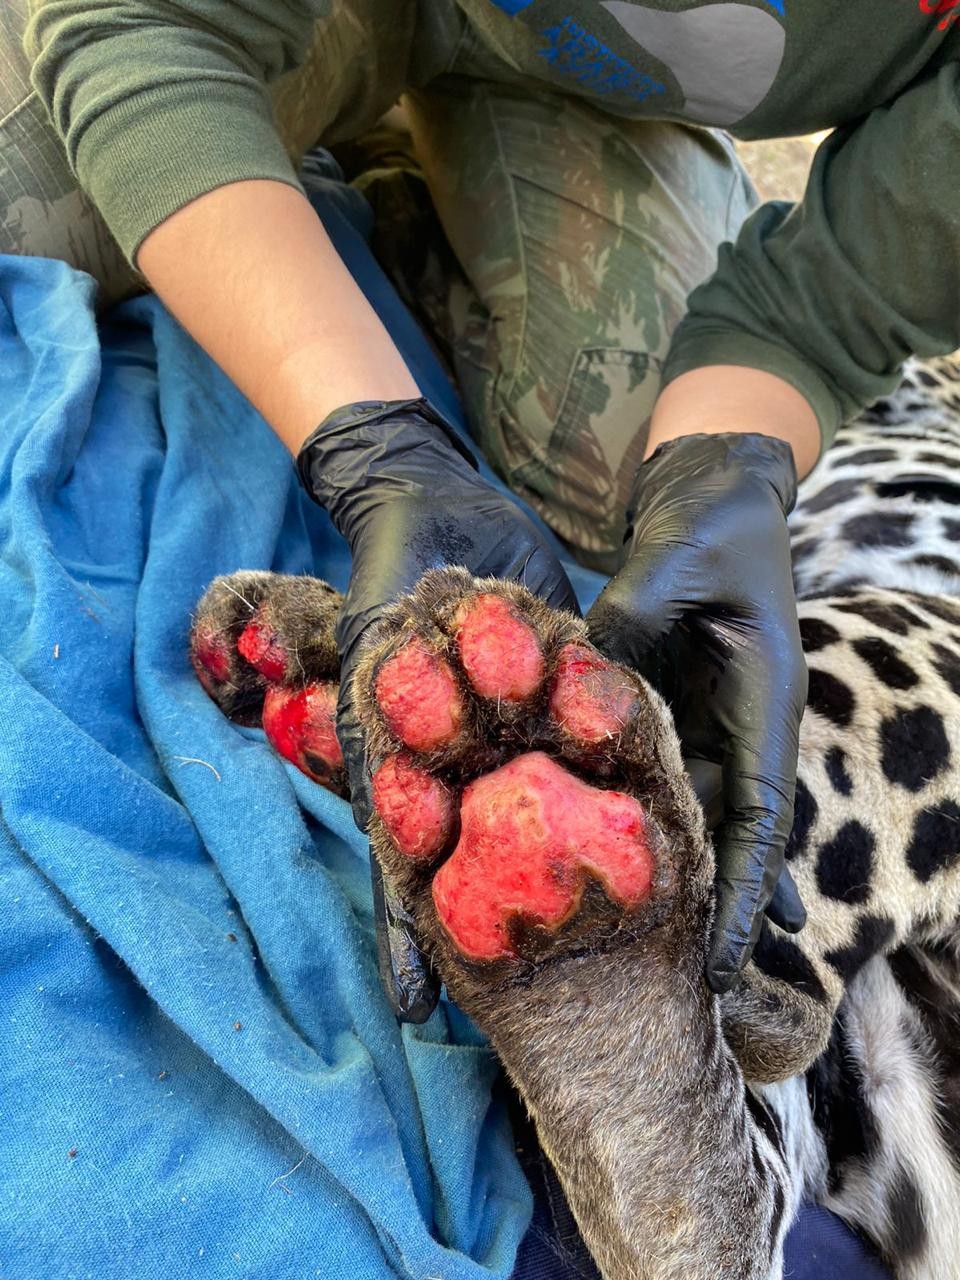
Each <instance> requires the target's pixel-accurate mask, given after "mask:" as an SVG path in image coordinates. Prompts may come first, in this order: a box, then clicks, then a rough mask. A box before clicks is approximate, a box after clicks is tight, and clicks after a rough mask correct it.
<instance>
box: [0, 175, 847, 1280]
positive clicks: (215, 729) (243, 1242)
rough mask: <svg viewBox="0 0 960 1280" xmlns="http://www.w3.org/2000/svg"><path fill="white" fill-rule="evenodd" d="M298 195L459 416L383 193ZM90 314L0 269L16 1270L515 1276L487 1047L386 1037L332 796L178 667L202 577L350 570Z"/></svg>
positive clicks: (183, 343)
mask: <svg viewBox="0 0 960 1280" xmlns="http://www.w3.org/2000/svg"><path fill="white" fill-rule="evenodd" d="M308 177H309V180H310V182H311V184H312V189H313V191H314V195H315V203H316V204H317V207H318V209H319V210H320V211H321V213H322V216H323V218H324V222H325V223H326V225H327V227H328V229H329V231H330V232H331V234H332V236H333V238H334V240H335V242H336V244H337V247H338V249H339V251H340V253H341V255H342V256H343V257H344V260H345V261H346V262H347V264H348V266H349V267H350V269H351V270H352V271H353V273H354V275H355V276H356V278H357V280H358V281H359V283H360V284H361V286H362V287H363V288H364V289H365V291H366V292H367V293H368V295H369V296H370V297H371V299H372V300H373V302H374V305H375V306H376V308H377V310H378V311H379V313H380V314H381V316H383V318H384V320H385V322H386V324H387V326H388V328H389V329H390V331H391V332H392V334H393V335H394V337H395V339H396V340H397V342H398V345H399V346H400V349H401V350H402V351H403V353H404V355H405V356H406V358H407V360H408V361H409V363H410V364H411V367H413V368H414V369H415V370H416V371H417V375H418V377H419V379H420V381H421V385H422V386H423V387H424V390H425V391H426V392H427V394H429V395H430V396H431V397H432V398H433V399H434V400H435V401H436V403H437V404H438V405H439V406H440V407H441V408H443V409H444V410H445V411H446V412H447V413H448V414H449V415H450V416H451V417H454V418H456V419H457V420H458V421H459V410H458V406H457V404H456V401H455V397H454V395H453V393H452V391H451V389H450V387H449V385H448V383H447V382H446V380H445V378H444V376H443V374H442V371H441V370H440V368H439V366H438V365H437V363H436V361H435V360H434V358H433V356H432V355H431V353H430V350H429V348H428V346H427V344H426V343H425V342H424V340H423V338H422V337H421V335H420V334H419V333H418V331H417V330H416V328H415V326H414V325H413V323H412V322H411V320H410V318H409V317H408V315H407V314H406V313H405V312H404V310H403V309H402V307H401V305H400V304H399V302H398V301H397V299H396V297H395V295H394V293H393V291H392V289H391V288H390V287H389V285H388V284H387V282H386V280H385V279H384V277H383V276H382V274H381V273H380V271H379V269H378V268H377V266H376V265H375V263H374V261H373V259H372V257H371V255H370V253H369V251H368V249H367V246H366V243H365V238H364V237H365V234H366V232H367V231H368V230H369V225H368V224H369V216H370V215H369V210H368V209H367V207H366V205H365V204H364V203H363V201H362V200H361V199H360V198H359V197H358V196H357V195H356V194H355V193H353V192H351V191H349V190H348V189H346V188H344V187H343V186H342V185H340V184H338V183H337V182H335V181H333V180H331V179H330V178H329V177H328V176H326V175H325V173H324V170H323V167H322V164H321V165H320V167H317V166H316V165H315V166H314V169H313V171H312V172H311V173H310V174H309V175H308ZM92 303H93V295H92V283H91V281H90V280H89V279H88V278H86V277H84V276H83V275H81V274H79V273H77V272H75V271H72V270H71V269H69V268H68V267H66V266H65V265H63V264H60V263H56V262H50V261H44V260H38V259H23V258H0V616H2V619H3V622H2V626H0V904H2V910H0V1008H2V1011H3V1023H2V1025H3V1031H2V1033H0V1169H2V1173H0V1274H2V1276H3V1280H46V1278H47V1277H53V1276H57V1277H58V1278H60V1280H87V1278H88V1277H89V1278H91V1280H142V1277H145V1276H146V1277H151V1278H152V1277H167V1276H169V1277H173V1276H177V1277H180V1276H186V1277H193V1276H202V1277H204V1278H209V1280H220V1278H221V1277H224V1278H226V1277H231V1278H234V1277H245V1278H249V1280H256V1278H259V1277H264V1280H288V1278H289V1280H301V1278H304V1280H305V1278H306V1277H314V1276H319V1277H328V1276H343V1277H350V1278H351V1280H388V1278H394V1277H397V1278H401V1280H408V1278H409V1280H414V1278H415V1280H428V1278H429V1277H439V1276H442V1277H443V1280H481V1278H482V1280H507V1277H509V1276H510V1275H511V1273H512V1272H513V1270H514V1266H515V1262H516V1257H517V1250H518V1246H519V1244H520V1242H521V1240H522V1239H523V1237H524V1235H525V1233H527V1229H528V1226H529V1224H530V1221H531V1214H532V1209H533V1202H532V1196H531V1192H530V1188H529V1185H528V1183H527V1181H526V1179H525V1178H524V1176H523V1172H522V1170H521V1167H520V1165H519V1163H518V1160H517V1158H516V1154H515V1151H514V1144H513V1135H512V1131H511V1127H510V1121H509V1115H508V1112H507V1109H506V1106H505V1104H504V1101H503V1098H502V1095H501V1092H500V1091H499V1090H495V1089H494V1088H493V1085H494V1082H495V1078H496V1075H497V1064H496V1062H495V1060H494V1058H493V1055H492V1054H491V1052H490V1050H489V1049H488V1048H487V1047H486V1045H485V1043H484V1042H483V1040H482V1039H481V1038H480V1037H479V1035H478V1034H477V1032H476V1030H475V1028H473V1026H472V1024H471V1023H470V1022H469V1021H468V1020H467V1019H466V1018H465V1017H463V1016H462V1015H461V1014H460V1013H459V1012H458V1010H457V1009H456V1008H455V1007H453V1006H451V1005H448V1004H447V1003H445V1002H444V1003H442V1004H441V1005H440V1007H439V1008H438V1010H437V1012H436V1013H435V1014H434V1015H433V1017H432V1018H431V1019H430V1021H429V1022H428V1023H427V1024H426V1025H425V1026H423V1027H409V1026H406V1027H403V1028H399V1027H398V1026H397V1025H396V1023H395V1021H394V1019H393V1018H392V1016H391V1015H390V1011H389V1008H388V1006H387V1004H386V1001H385V999H384V997H383V995H382V993H381V990H380V987H379V982H378V978H377V971H376V956H375V946H374V933H373V921H372V908H371V902H370V892H369V867H368V854H367V849H366V845H365V841H364V840H363V839H362V838H361V837H360V836H359V835H358V833H357V832H356V830H355V829H354V826H353V823H352V820H351V817H350V812H349V809H348V806H347V805H346V804H345V803H344V802H343V801H341V800H339V799H337V798H336V797H334V796H331V795H329V794H328V793H327V792H325V791H323V790H322V789H320V788H318V787H316V786H314V785H313V784H311V783H310V782H309V781H308V780H307V779H305V778H304V777H302V776H301V775H300V774H299V773H297V772H296V771H295V770H294V769H292V768H291V767H290V766H288V765H286V764H284V763H283V762H281V761H280V760H279V759H278V758H277V756H276V755H275V754H274V753H273V752H272V751H271V750H270V749H269V748H268V747H267V745H266V743H265V742H264V739H263V735H262V734H261V733H260V732H258V731H255V730H240V729H237V728H236V727H235V726H233V725H231V724H230V723H228V722H227V721H226V720H225V719H224V718H223V717H222V716H221V715H220V713H219V712H218V710H217V709H216V707H215V706H214V705H213V703H211V702H210V701H209V700H208V699H207V698H206V696H205V695H204V694H203V692H202V691H201V689H200V687H199V685H198V684H197V682H196V680H195V679H194V676H193V674H192V672H191V670H190V667H189V664H188V662H187V658H186V642H187V629H188V625H189V617H190V611H191V609H192V607H193V605H194V604H195V602H196V600H197V598H198V597H199V595H200V593H201V592H202V590H203V589H204V587H205V586H206V585H207V583H208V582H209V581H210V579H211V578H213V577H214V576H215V575H216V574H219V573H226V572H230V571H233V570H235V569H238V568H256V567H264V568H274V569H277V570H280V571H283V572H316V573H320V574H322V575H323V576H325V577H327V578H329V579H330V580H331V581H333V582H334V583H336V584H337V585H343V584H344V583H345V581H346V576H347V568H348V561H347V555H346V549H345V547H344V546H343V544H342V542H341V541H340V539H339V538H338V537H337V535H336V534H335V533H334V531H333V530H332V528H331V527H330V525H329V522H328V521H327V519H326V517H325V515H324V514H323V513H322V512H321V511H319V510H318V509H317V508H316V507H314V506H313V504H311V503H310V502H308V501H307V500H306V499H305V498H304V497H303V496H302V495H301V493H300V492H299V490H298V488H297V486H296V484H295V482H294V473H293V468H292V466H291V463H290V459H289V456H288V455H287V454H286V452H285V450H284V449H283V447H282V446H281V445H280V444H279V442H278V441H277V440H276V439H275V437H274V436H273V435H272V433H271V432H270V431H269V430H268V429H267V427H266V426H265V424H264V423H263V422H262V420H260V419H259V417H258V416H257V415H256V414H255V413H254V412H253V410H252V409H251V408H250V407H249V405H247V404H246V402H245V401H244V400H243V399H242V398H241V397H240V396H239V394H238V393H237V392H236V391H235V390H234V389H233V387H232V386H231V385H230V384H229V382H228V381H227V379H226V378H224V377H223V375H222V374H220V373H219V371H218V370H217V369H216V368H215V367H214V366H213V365H212V364H211V363H210V362H209V361H208V360H207V359H206V357H205V356H204V355H203V354H202V353H201V352H200V351H199V349H198V348H197V347H196V346H195V345H194V344H193V343H192V342H191V341H190V339H189V338H188V337H187V336H186V335H185V334H184V333H183V331H182V330H181V329H180V328H179V326H178V325H177V324H176V323H175V322H174V321H173V320H172V319H171V318H170V317H169V315H168V314H167V313H166V312H165V310H164V309H163V308H162V307H161V306H160V305H159V304H158V303H157V302H156V301H155V300H154V299H152V298H141V299H137V300H135V301H133V302H131V303H128V304H126V305H125V306H123V307H121V308H119V309H117V310H115V311H114V312H113V313H112V314H111V315H110V316H109V318H108V319H106V320H105V321H104V322H102V323H101V324H100V325H99V326H98V324H97V322H96V319H95V316H94V312H93V306H92ZM573 576H574V579H575V586H576V587H577V589H578V591H579V592H580V594H581V598H582V599H583V600H584V601H585V602H586V601H588V600H589V599H590V598H592V596H593V594H594V593H595V592H596V590H597V589H598V587H599V585H600V580H599V579H597V578H596V577H595V576H594V575H591V574H588V573H586V572H585V571H582V570H577V569H574V570H573ZM847 1277H848V1280H854V1272H853V1271H852V1270H848V1271H847Z"/></svg>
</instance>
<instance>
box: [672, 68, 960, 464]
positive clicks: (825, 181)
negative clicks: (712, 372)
mask: <svg viewBox="0 0 960 1280" xmlns="http://www.w3.org/2000/svg"><path fill="white" fill-rule="evenodd" d="M958 191H960V65H958V64H957V63H950V64H947V65H946V66H944V67H942V68H940V69H939V70H937V71H933V72H929V73H928V74H927V75H926V76H924V77H922V78H921V79H919V80H917V81H916V82H915V83H914V84H913V85H912V86H911V87H910V88H908V89H906V90H905V91H904V92H903V93H902V94H901V95H900V96H899V97H898V98H896V99H895V100H894V101H893V102H891V103H889V104H887V105H886V106H883V107H879V108H877V109H875V110H874V111H872V112H871V113H870V114H869V115H867V116H866V117H864V118H863V119H862V120H861V121H859V122H858V123H856V124H854V125H850V126H846V127H844V128H842V129H838V130H836V131H835V132H834V133H833V134H831V135H830V137H829V138H827V139H826V141H825V142H824V143H823V144H822V145H821V147H820V149H819V150H818V152H817V154H816V156H815V158H814V162H813V166H812V169H811V173H810V177H809V180H808V183H807V188H806V192H805V194H804V198H803V200H802V201H801V203H800V204H798V205H796V206H792V207H791V206H790V205H788V204H784V203H778V202H774V203H771V204H766V205H763V206H762V207H761V208H760V209H758V210H757V212H756V213H754V214H753V215H752V216H751V217H750V218H748V220H747V221H746V223H745V224H744V226H743V228H742V230H741V232H740V235H739V237H738V239H737V241H736V243H735V244H733V245H724V246H723V247H722V248H721V250H720V256H719V262H718V268H717V271H716V272H715V273H714V275H713V276H712V277H711V278H710V279H709V280H708V281H706V283H705V284H703V285H701V286H700V287H699V288H698V289H696V290H694V292H693V293H692V294H691V296H690V301H689V312H688V315H687V317H686V318H685V319H684V321H683V322H682V323H681V325H680V326H679V328H678V329H677V332H676V334H675V335H674V339H673V342H672V344H671V348H670V352H669V354H668V357H667V361H666V366H665V369H664V382H665V384H668V385H667V387H666V391H665V392H664V399H665V401H666V396H667V395H668V394H670V393H671V392H672V390H673V387H674V386H675V385H677V386H678V385H679V383H680V381H681V380H684V379H685V378H686V377H687V375H689V374H690V372H691V371H693V370H701V369H704V368H705V367H706V366H718V365H738V366H746V367H749V368H752V369H754V370H758V371H761V370H762V371H764V372H766V373H768V374H771V375H774V376H776V377H778V378H780V379H782V380H783V381H784V382H786V383H789V384H790V385H791V386H792V387H793V388H795V389H796V391H797V392H798V393H799V394H800V395H801V396H802V397H803V398H804V400H805V401H806V402H807V403H808V404H809V405H810V406H811V409H812V410H813V412H814V413H815V415H816V417H817V420H818V422H819V425H820V430H821V434H822V438H823V444H824V446H826V445H828V444H829V443H830V440H831V439H832V437H833V434H834V433H835V431H836V429H837V427H838V425H839V424H840V423H841V422H842V421H845V420H847V419H849V418H851V417H853V416H854V415H855V414H856V413H857V412H859V410H860V409H862V408H863V407H864V406H866V405H867V404H869V403H870V402H871V401H872V400H875V399H877V398H878V397H880V396H882V395H886V394H889V393H890V392H891V391H892V390H893V389H894V388H895V386H896V384H897V380H898V377H899V370H900V367H901V365H902V363H903V361H904V360H905V359H906V358H907V357H908V356H910V355H918V356H926V357H929V356H933V355H942V354H946V353H948V352H950V351H952V350H954V349H955V348H956V347H958V346H960V199H958V197H957V193H958ZM675 380H676V381H675ZM762 416H763V411H762V407H761V417H762ZM710 418H711V413H710V407H709V404H707V403H705V404H704V415H703V421H704V422H705V423H706V422H708V421H709V420H710ZM753 422H754V425H756V424H757V422H758V418H757V415H756V414H755V415H753ZM761 425H762V423H761ZM764 429H765V430H767V431H768V432H773V431H775V430H776V424H775V421H774V416H773V415H771V417H770V418H769V419H768V420H767V425H766V427H765V428H764Z"/></svg>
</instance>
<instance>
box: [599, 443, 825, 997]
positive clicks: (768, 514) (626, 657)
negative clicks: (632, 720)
mask: <svg viewBox="0 0 960 1280" xmlns="http://www.w3.org/2000/svg"><path fill="white" fill-rule="evenodd" d="M796 494H797V478H796V470H795V468H794V463H793V454H792V451H791V449H790V446H789V445H788V444H787V443H786V442H785V441H782V440H778V439H775V438H773V437H771V436H764V435H738V434H729V435H695V436H682V437H680V438H678V439H675V440H670V441H668V442H667V443H665V444H663V445H661V446H660V448H659V449H657V451H656V452H655V453H654V454H653V456H652V457H651V458H649V459H648V460H647V461H646V462H645V463H644V464H643V466H642V467H641V468H640V470H639V472H638V473H637V480H636V484H635V486H634V492H633V498H632V502H631V506H630V529H629V531H628V535H627V537H628V553H627V560H626V563H625V564H624V567H623V568H622V569H621V570H620V572H619V573H618V574H617V575H616V577H615V578H613V580H612V581H611V582H610V583H609V585H608V586H607V587H606V588H605V589H604V591H603V592H602V593H601V594H600V596H599V598H598V599H597V602H596V604H595V605H594V606H593V608H592V609H591V610H590V612H589V614H588V615H587V625H588V627H589V629H590V635H591V638H592V640H593V642H594V644H596V645H597V647H598V648H599V649H600V650H602V652H604V653H605V654H606V655H607V656H608V657H610V658H613V659H615V660H616V661H618V662H622V663H625V664H626V665H628V666H632V667H633V668H634V669H636V670H638V671H640V672H641V674H642V675H644V676H646V678H647V679H648V680H650V682H651V683H652V684H653V685H654V686H655V687H656V688H658V689H659V690H660V691H661V692H662V693H663V695H664V696H665V698H666V699H667V701H668V702H669V703H670V704H671V707H672V709H673V714H674V719H675V721H676V725H677V730H678V733H679V735H680V741H681V745H682V747H683V751H684V755H685V756H687V757H693V758H694V759H697V758H699V759H702V760H708V761H713V762H715V763H718V764H720V765H721V766H722V793H723V809H724V814H723V818H722V821H721V822H720V825H719V826H718V828H717V830H716V831H715V833H714V843H715V847H716V851H717V911H716V917H715V920H714V930H713V937H712V939H711V944H710V951H709V957H708V962H707V980H708V982H709V984H710V986H711V987H712V988H713V990H714V991H717V992H723V991H727V990H730V989H731V988H732V987H733V986H735V985H736V983H737V982H738V980H739V976H740V973H741V971H742V969H743V967H744V965H745V964H746V963H747V961H748V959H749V958H750V954H751V952H752V950H753V947H754V944H755V943H756V939H757V935H758V933H759V931H760V924H761V921H762V917H763V912H764V910H765V908H767V907H768V904H770V902H771V898H772V897H773V895H774V890H775V888H776V886H777V882H778V879H779V878H780V876H781V872H782V871H784V857H783V853H784V846H785V844H786V841H787V837H788V836H789V834H790V828H791V825H792V822H793V797H794V789H795V785H796V778H797V751H798V739H799V729H800V718H801V716H802V714H803V708H804V704H805V702H806V695H807V669H806V665H805V663H804V659H803V651H802V649H801V646H800V631H799V626H798V623H797V608H796V600H795V597H794V590H793V578H792V575H791V569H790V539H789V536H788V533H787V525H786V516H787V514H788V513H789V512H790V510H791V508H792V507H793V504H794V502H795V500H796ZM784 874H785V875H786V873H784ZM791 889H792V892H791ZM770 914H771V916H772V917H773V918H774V919H776V921H777V923H778V924H781V925H783V926H784V927H788V928H791V929H794V930H796V929H799V928H801V927H802V926H803V922H804V916H803V909H802V904H801V903H800V901H799V897H798V895H797V893H796V889H795V888H792V882H791V881H789V879H785V881H784V887H783V888H782V889H781V890H780V891H779V892H778V893H777V898H776V901H775V903H774V905H773V906H771V907H770Z"/></svg>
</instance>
